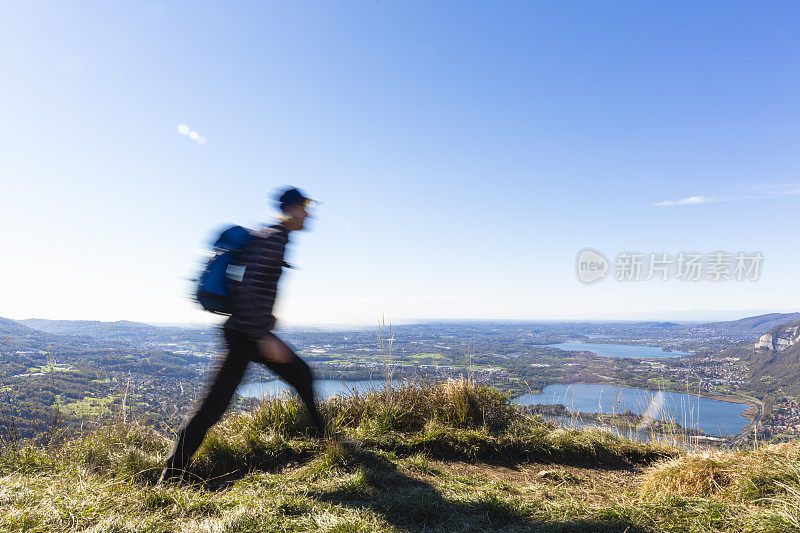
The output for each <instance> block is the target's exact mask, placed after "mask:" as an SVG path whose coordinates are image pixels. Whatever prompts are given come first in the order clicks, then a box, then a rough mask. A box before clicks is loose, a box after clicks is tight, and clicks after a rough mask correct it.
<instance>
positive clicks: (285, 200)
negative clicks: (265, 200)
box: [275, 187, 314, 211]
mask: <svg viewBox="0 0 800 533" xmlns="http://www.w3.org/2000/svg"><path fill="white" fill-rule="evenodd" d="M275 199H276V200H277V201H278V204H279V207H280V208H281V211H285V210H286V207H288V206H290V205H306V206H311V205H314V200H312V199H311V198H309V197H308V196H306V195H305V193H304V192H303V191H301V190H300V189H298V188H296V187H289V188H288V189H284V190H282V191H279V192H278V194H276V195H275Z"/></svg>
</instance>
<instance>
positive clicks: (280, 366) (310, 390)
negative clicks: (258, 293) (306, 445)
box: [258, 333, 326, 435]
mask: <svg viewBox="0 0 800 533" xmlns="http://www.w3.org/2000/svg"><path fill="white" fill-rule="evenodd" d="M269 335H270V336H272V337H273V342H272V343H271V344H272V345H273V346H274V347H275V349H278V350H282V351H284V353H283V354H278V355H277V356H276V357H269V358H268V357H265V354H259V357H260V359H258V362H260V363H262V364H264V365H265V366H266V367H267V368H269V369H270V370H272V371H273V372H275V373H276V374H277V375H278V377H280V378H281V379H282V380H283V381H285V382H286V383H288V384H289V385H291V386H292V387H294V389H295V390H296V391H297V394H298V396H300V399H301V400H302V401H303V403H304V404H305V406H306V409H307V410H308V414H309V416H310V417H311V422H312V423H313V424H314V426H315V427H316V428H317V431H319V433H320V435H322V434H323V433H324V432H325V429H326V427H325V421H324V420H323V419H322V416H321V415H320V414H319V411H318V410H317V403H316V400H315V398H314V386H313V382H314V375H313V374H312V372H311V368H309V366H308V365H307V364H306V362H305V361H303V360H302V359H300V357H298V355H297V354H296V353H294V350H292V349H291V348H290V347H289V345H288V344H286V343H285V342H283V341H282V340H281V339H280V338H278V337H277V336H275V335H274V334H273V333H270V334H269ZM266 355H267V356H269V355H275V354H266ZM275 359H279V360H286V359H289V361H290V362H288V363H279V362H276V361H275Z"/></svg>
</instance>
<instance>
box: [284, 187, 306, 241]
mask: <svg viewBox="0 0 800 533" xmlns="http://www.w3.org/2000/svg"><path fill="white" fill-rule="evenodd" d="M276 200H277V201H278V207H279V208H280V210H281V213H282V216H281V221H282V222H283V225H284V226H286V229H287V230H289V231H295V230H301V229H303V227H304V225H305V221H306V219H307V218H308V217H309V213H308V209H309V208H311V207H313V206H314V203H315V202H314V200H312V199H311V198H309V197H308V196H306V195H305V193H303V191H301V190H300V189H297V188H295V187H290V188H288V189H282V190H281V191H280V192H279V193H278V194H277V195H276Z"/></svg>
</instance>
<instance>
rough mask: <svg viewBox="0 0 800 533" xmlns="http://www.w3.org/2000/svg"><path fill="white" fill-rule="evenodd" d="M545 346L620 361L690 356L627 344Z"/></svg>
mask: <svg viewBox="0 0 800 533" xmlns="http://www.w3.org/2000/svg"><path fill="white" fill-rule="evenodd" d="M545 346H548V347H550V348H558V349H559V350H566V351H571V352H592V353H593V354H596V355H599V356H600V357H619V358H622V359H669V358H675V357H680V356H682V355H691V354H689V353H687V352H679V351H677V350H673V351H671V352H665V351H664V350H662V349H661V348H657V347H654V346H631V345H629V344H600V343H593V342H559V343H558V344H545Z"/></svg>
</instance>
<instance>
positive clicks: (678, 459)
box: [0, 381, 800, 533]
mask: <svg viewBox="0 0 800 533" xmlns="http://www.w3.org/2000/svg"><path fill="white" fill-rule="evenodd" d="M324 410H325V412H326V413H327V415H328V416H329V417H330V419H331V420H332V426H333V434H334V436H335V438H333V439H314V438H310V437H308V436H307V435H306V433H307V430H308V429H309V424H308V421H307V420H306V419H305V415H304V411H303V410H302V409H301V408H300V407H299V405H298V403H296V402H295V401H294V400H293V399H291V398H280V399H275V400H270V401H265V402H263V403H262V404H261V405H260V406H259V407H258V408H257V409H255V410H253V411H252V412H250V413H246V414H233V415H231V416H228V417H227V418H225V419H224V420H223V422H221V423H220V424H218V425H217V426H216V427H215V428H214V429H212V431H211V432H210V433H209V436H208V438H207V440H206V442H205V443H204V445H203V447H202V448H201V450H200V452H199V453H198V456H197V457H196V459H195V461H194V464H193V466H192V470H191V475H190V478H189V481H188V482H187V483H184V484H168V485H166V486H156V485H155V480H156V479H157V477H158V473H159V470H160V466H161V461H162V459H163V457H164V455H165V454H166V452H167V449H168V446H169V444H170V440H169V438H168V437H167V436H164V435H159V434H158V433H156V432H155V431H154V430H152V429H150V428H147V427H143V426H140V425H137V424H136V423H135V422H134V423H132V422H130V421H129V420H128V421H125V420H124V419H123V417H118V418H117V420H115V421H113V423H109V424H107V425H106V426H104V427H103V428H102V429H101V430H99V431H96V432H93V433H91V434H88V435H85V436H82V437H76V438H70V439H67V440H65V441H63V442H60V443H58V444H52V445H50V446H46V447H31V446H22V447H19V446H9V447H6V448H5V449H4V451H3V452H2V455H0V469H1V471H0V475H1V476H2V479H1V480H0V530H2V531H30V532H34V531H41V532H58V531H93V532H134V531H136V532H145V531H146V532H161V531H198V532H200V531H208V532H257V531H338V532H345V531H619V532H625V531H627V532H628V533H633V532H644V531H776V532H777V531H792V530H800V447H798V446H792V445H780V446H772V447H764V448H761V449H758V450H755V451H735V452H688V451H686V450H684V449H682V448H680V447H677V446H671V445H668V444H640V443H634V442H630V441H627V440H624V439H620V438H617V437H614V436H612V435H610V434H608V433H605V432H601V431H598V430H584V431H578V430H570V429H564V428H559V427H556V426H554V425H552V424H550V423H547V422H545V421H543V420H541V419H536V418H533V417H531V416H530V415H527V414H526V413H524V412H522V411H519V410H517V409H516V408H514V407H513V406H511V405H510V404H509V403H508V401H507V399H506V398H505V397H503V396H502V395H501V394H500V393H499V392H497V391H496V390H494V389H490V388H486V387H482V386H478V385H475V384H474V383H472V382H470V381H451V382H447V383H442V384H416V385H409V384H404V385H397V386H394V387H389V388H387V389H386V390H383V391H380V392H375V393H373V394H370V395H365V396H360V395H353V396H347V397H341V398H334V399H332V400H329V401H327V402H326V403H325V404H324Z"/></svg>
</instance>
